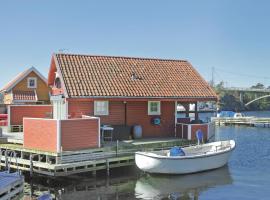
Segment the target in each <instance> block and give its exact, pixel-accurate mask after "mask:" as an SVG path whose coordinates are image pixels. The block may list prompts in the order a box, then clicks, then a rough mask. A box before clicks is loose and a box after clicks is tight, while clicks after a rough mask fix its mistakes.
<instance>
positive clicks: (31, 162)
mask: <svg viewBox="0 0 270 200" xmlns="http://www.w3.org/2000/svg"><path fill="white" fill-rule="evenodd" d="M30 176H31V177H32V176H33V155H32V154H31V155H30Z"/></svg>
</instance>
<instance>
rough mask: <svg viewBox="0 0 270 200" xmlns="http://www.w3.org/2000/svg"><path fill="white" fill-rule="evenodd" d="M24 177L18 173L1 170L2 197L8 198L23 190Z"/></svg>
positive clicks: (0, 191) (3, 199) (0, 186)
mask: <svg viewBox="0 0 270 200" xmlns="http://www.w3.org/2000/svg"><path fill="white" fill-rule="evenodd" d="M23 184H24V178H23V176H21V175H19V174H18V173H8V172H0V199H1V200H8V199H11V198H13V197H15V196H17V195H19V194H20V193H22V192H23V187H24V185H23Z"/></svg>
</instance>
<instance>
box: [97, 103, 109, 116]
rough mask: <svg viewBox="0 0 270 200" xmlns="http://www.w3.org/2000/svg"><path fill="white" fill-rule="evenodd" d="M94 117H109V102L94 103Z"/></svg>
mask: <svg viewBox="0 0 270 200" xmlns="http://www.w3.org/2000/svg"><path fill="white" fill-rule="evenodd" d="M94 115H109V102H108V101H94Z"/></svg>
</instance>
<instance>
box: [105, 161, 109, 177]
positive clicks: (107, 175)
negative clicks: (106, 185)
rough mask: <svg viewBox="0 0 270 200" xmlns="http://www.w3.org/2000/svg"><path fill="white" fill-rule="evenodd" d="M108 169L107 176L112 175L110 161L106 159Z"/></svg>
mask: <svg viewBox="0 0 270 200" xmlns="http://www.w3.org/2000/svg"><path fill="white" fill-rule="evenodd" d="M106 169H107V176H110V163H109V160H106Z"/></svg>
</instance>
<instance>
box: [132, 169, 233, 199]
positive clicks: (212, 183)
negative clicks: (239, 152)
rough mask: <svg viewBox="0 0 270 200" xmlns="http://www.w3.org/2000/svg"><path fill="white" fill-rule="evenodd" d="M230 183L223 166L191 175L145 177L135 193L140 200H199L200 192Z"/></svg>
mask: <svg viewBox="0 0 270 200" xmlns="http://www.w3.org/2000/svg"><path fill="white" fill-rule="evenodd" d="M232 182H233V179H232V177H231V175H230V172H229V169H228V167H227V166H225V167H222V168H220V169H217V170H213V171H209V172H203V173H197V174H191V175H180V176H160V175H159V176H157V175H146V176H144V177H141V178H140V179H138V180H137V183H136V186H135V193H136V197H137V198H141V199H164V198H168V199H199V198H198V197H199V195H200V192H202V191H205V190H207V189H208V188H210V187H216V186H221V185H227V184H232Z"/></svg>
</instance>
